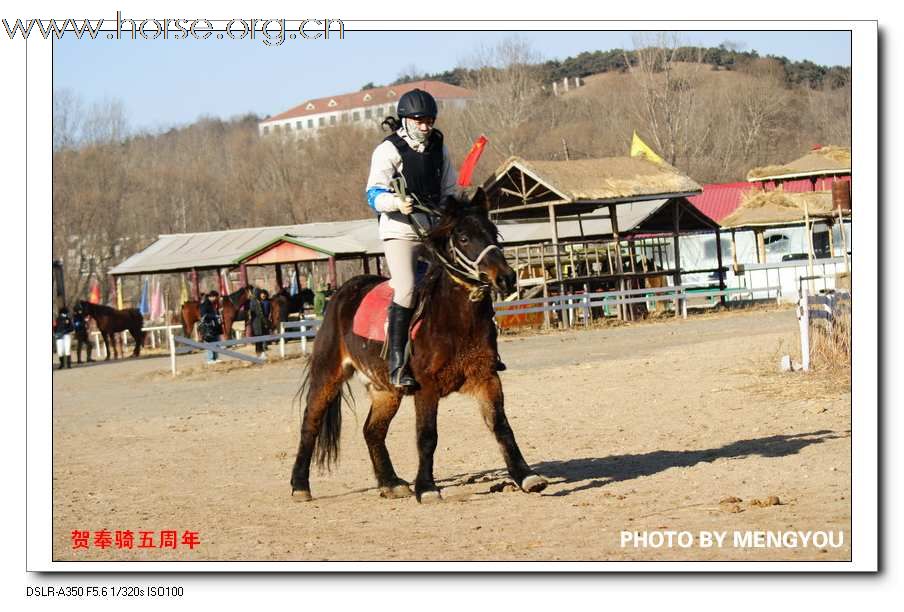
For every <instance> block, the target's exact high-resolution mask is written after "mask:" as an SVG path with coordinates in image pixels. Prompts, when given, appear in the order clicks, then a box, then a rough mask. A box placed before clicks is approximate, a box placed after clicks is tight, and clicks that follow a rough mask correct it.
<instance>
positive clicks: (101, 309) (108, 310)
mask: <svg viewBox="0 0 904 612" xmlns="http://www.w3.org/2000/svg"><path fill="white" fill-rule="evenodd" d="M79 306H81V307H82V310H83V311H84V312H87V313H88V314H89V315H90V314H91V312H92V311H94V312H98V313H101V314H113V313H114V312H116V309H115V308H113V307H112V306H107V305H105V304H93V303H91V302H89V301H87V300H80V301H79Z"/></svg>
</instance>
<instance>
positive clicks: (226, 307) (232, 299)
mask: <svg viewBox="0 0 904 612" xmlns="http://www.w3.org/2000/svg"><path fill="white" fill-rule="evenodd" d="M252 291H254V287H253V286H252V285H245V286H244V287H242V288H240V289H238V290H236V291H233V292H232V293H230V294H229V295H227V296H225V297H221V298H220V300H221V301H220V314H221V316H222V317H223V338H224V339H226V340H229V339H230V338H232V325H233V323H235V322H236V321H245V320H246V319H247V317H248V301H249V300H250V299H251V298H250V297H249V295H248V294H249V293H250V292H252ZM250 331H251V329H250V328H249V327H248V326H247V325H246V331H245V335H246V336H248V335H250Z"/></svg>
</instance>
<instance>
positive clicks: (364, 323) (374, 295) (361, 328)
mask: <svg viewBox="0 0 904 612" xmlns="http://www.w3.org/2000/svg"><path fill="white" fill-rule="evenodd" d="M392 295H393V292H392V287H390V286H389V281H383V282H382V283H380V284H379V285H377V286H375V287H374V288H373V289H371V290H370V291H369V292H368V293H367V295H365V296H364V299H363V300H361V304H360V305H359V306H358V310H357V311H356V312H355V320H354V322H353V323H352V331H353V332H354V333H355V334H356V335H358V336H361V337H362V338H367V339H368V340H374V341H377V342H385V341H386V313H387V310H388V309H389V303H390V302H392ZM418 314H419V313H418V312H417V311H415V315H414V317H412V321H414V324H413V325H412V326H411V336H410V337H411V339H412V340H414V337H415V336H416V335H417V331H418V329H420V327H421V323H422V321H421V320H420V319H419V318H418Z"/></svg>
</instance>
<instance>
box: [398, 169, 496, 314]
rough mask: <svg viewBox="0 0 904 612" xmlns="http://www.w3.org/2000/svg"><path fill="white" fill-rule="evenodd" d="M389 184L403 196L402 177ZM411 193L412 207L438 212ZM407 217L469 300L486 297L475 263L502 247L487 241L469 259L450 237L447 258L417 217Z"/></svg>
mask: <svg viewBox="0 0 904 612" xmlns="http://www.w3.org/2000/svg"><path fill="white" fill-rule="evenodd" d="M393 187H394V188H395V191H396V193H398V194H399V195H400V196H402V197H405V178H404V177H399V178H398V179H396V180H395V181H393ZM411 197H412V198H413V199H414V202H415V204H414V207H415V208H416V209H418V210H420V211H421V212H424V213H427V214H429V215H435V216H439V214H440V213H439V211H437V210H436V209H435V208H433V207H432V206H429V205H428V204H425V203H424V202H422V201H421V200H420V199H419V198H418V197H417V196H416V195H414V194H412V196H411ZM407 217H408V223H409V224H410V225H411V227H412V229H414V233H415V234H417V236H418V239H419V240H420V241H421V242H422V243H423V244H424V246H425V247H426V248H427V250H428V251H430V253H431V254H432V255H433V256H434V257H435V258H436V259H437V261H439V263H440V265H442V266H443V268H445V270H446V273H447V274H448V275H449V277H450V278H451V279H452V280H453V281H454V282H455V283H457V284H459V285H461V286H462V287H464V288H466V289H468V290H469V293H468V299H469V300H470V301H472V302H479V301H481V300H482V299H483V298H484V297H486V295H487V294H488V293H489V291H490V284H489V283H487V282H486V281H485V280H483V278H481V276H480V270H479V269H478V266H479V265H480V262H481V261H483V258H484V257H486V256H487V254H488V253H490V252H491V251H493V250H497V251H501V250H502V249H500V248H499V247H498V246H497V245H495V244H491V245H489V246H487V247H486V248H485V249H484V250H482V251H481V252H480V254H479V255H478V256H477V257H476V258H474V259H470V258H469V257H468V256H467V255H465V254H464V253H463V252H462V251H461V250H460V249H459V248H458V247H456V246H455V245H454V244H453V243H452V239H451V238H450V239H449V246H450V247H451V248H450V250H451V252H452V261H449V258H448V257H446V255H445V254H444V253H443V252H442V251H440V250H439V249H437V248H436V246H435V245H434V244H433V242H432V241H431V240H430V236H429V235H428V232H427V229H426V228H425V227H424V226H422V225H421V223H420V221H418V220H417V218H416V217H415V216H414V215H407Z"/></svg>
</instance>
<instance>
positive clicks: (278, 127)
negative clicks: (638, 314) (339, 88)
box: [258, 81, 474, 136]
mask: <svg viewBox="0 0 904 612" xmlns="http://www.w3.org/2000/svg"><path fill="white" fill-rule="evenodd" d="M412 89H422V90H424V91H427V92H429V93H430V94H432V95H433V97H434V98H436V103H437V105H438V106H439V109H440V112H442V109H443V108H453V107H460V106H463V105H464V104H466V103H467V101H468V100H469V99H471V98H473V97H474V93H473V92H472V91H470V90H469V89H465V88H464V87H458V86H457V85H450V84H448V83H443V82H441V81H415V82H412V83H405V84H402V85H390V86H388V87H375V88H373V89H365V90H362V91H356V92H355V93H349V94H341V95H338V96H331V97H326V98H317V99H315V100H308V101H306V102H302V103H301V104H299V105H298V106H296V107H294V108H290V109H289V110H287V111H285V112H283V113H280V114H278V115H275V116H273V117H268V118H267V119H265V120H264V121H261V122H260V123H259V124H258V133H259V134H260V135H261V136H269V135H272V134H293V135H296V136H298V135H302V134H311V133H314V132H316V131H317V130H319V129H320V128H323V127H327V126H331V125H339V124H342V123H364V124H370V125H374V126H376V125H379V123H380V122H381V121H382V120H383V119H384V118H386V117H388V116H390V115H393V116H394V115H395V111H396V106H397V105H398V101H399V98H400V97H401V96H402V95H404V94H405V93H406V92H408V91H411V90H412Z"/></svg>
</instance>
